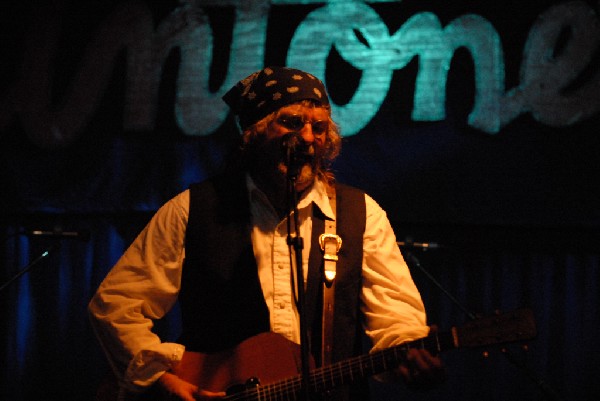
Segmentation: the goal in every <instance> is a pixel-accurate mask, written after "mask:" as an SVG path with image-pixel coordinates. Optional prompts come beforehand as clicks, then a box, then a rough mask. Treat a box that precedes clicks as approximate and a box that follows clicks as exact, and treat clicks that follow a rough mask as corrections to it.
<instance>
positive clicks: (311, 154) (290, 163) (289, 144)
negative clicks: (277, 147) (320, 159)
mask: <svg viewBox="0 0 600 401" xmlns="http://www.w3.org/2000/svg"><path fill="white" fill-rule="evenodd" d="M280 142H281V150H282V156H283V161H284V163H285V165H286V166H287V170H288V173H287V175H288V177H292V178H293V177H297V175H298V174H299V172H300V170H301V169H302V167H303V166H305V165H306V164H310V165H311V166H313V167H315V162H316V160H317V158H316V150H315V146H314V144H313V143H308V142H306V141H305V140H304V138H303V137H302V135H300V133H298V132H290V133H288V134H285V135H283V136H282V137H281V138H280Z"/></svg>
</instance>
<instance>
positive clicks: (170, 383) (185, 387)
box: [158, 372, 225, 401]
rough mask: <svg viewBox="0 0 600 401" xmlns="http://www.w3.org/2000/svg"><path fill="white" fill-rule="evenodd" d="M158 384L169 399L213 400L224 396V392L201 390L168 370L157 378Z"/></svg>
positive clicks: (187, 400)
mask: <svg viewBox="0 0 600 401" xmlns="http://www.w3.org/2000/svg"><path fill="white" fill-rule="evenodd" d="M158 385H159V386H160V388H161V390H162V391H164V393H165V394H166V395H167V398H168V399H169V400H183V401H198V400H214V399H218V398H221V397H224V396H225V393H224V392H213V391H207V390H201V389H199V388H198V386H196V385H194V384H192V383H188V382H186V381H185V380H182V379H180V378H179V377H177V376H176V375H174V374H173V373H169V372H166V373H165V374H163V375H162V376H161V377H160V379H158Z"/></svg>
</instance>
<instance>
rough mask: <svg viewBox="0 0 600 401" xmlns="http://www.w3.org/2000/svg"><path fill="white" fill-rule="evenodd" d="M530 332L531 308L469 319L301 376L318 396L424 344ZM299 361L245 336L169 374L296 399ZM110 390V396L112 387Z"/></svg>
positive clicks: (191, 355) (292, 353)
mask: <svg viewBox="0 0 600 401" xmlns="http://www.w3.org/2000/svg"><path fill="white" fill-rule="evenodd" d="M535 336H536V328H535V322H534V318H533V313H532V311H531V310H529V309H518V310H515V311H513V312H510V313H505V314H499V315H494V316H490V317H486V318H481V319H477V320H474V321H470V322H468V323H466V324H465V325H464V326H462V327H453V328H452V329H451V330H450V331H448V332H435V333H432V334H431V335H430V336H428V337H426V338H423V339H420V340H417V341H412V342H409V343H404V344H401V345H398V346H394V347H390V348H387V349H384V350H380V351H376V352H372V353H369V354H365V355H362V356H358V357H354V358H350V359H347V360H344V361H341V362H336V363H333V364H331V365H328V366H324V367H320V368H316V369H312V370H311V371H310V375H309V376H310V377H309V378H308V380H307V386H308V391H309V392H310V394H324V393H326V392H327V391H330V390H333V389H335V388H338V387H340V386H343V385H346V384H351V383H354V382H357V381H359V380H364V379H366V378H368V377H370V376H372V375H375V374H379V373H383V372H386V371H388V370H392V369H394V368H396V367H398V366H399V365H400V364H401V363H402V361H403V360H404V358H405V355H406V353H407V351H408V350H409V349H411V348H424V349H427V350H429V351H430V352H431V353H433V354H437V353H440V352H442V351H446V350H450V349H457V348H480V347H486V346H492V345H502V344H507V343H513V342H519V341H526V340H531V339H533V338H534V337H535ZM300 360H301V358H300V347H299V346H298V345H297V344H295V343H292V342H291V341H289V340H287V339H285V338H284V337H282V336H281V335H279V334H276V333H271V332H268V333H261V334H258V335H256V336H254V337H250V338H248V339H247V340H244V341H243V342H241V343H240V344H238V345H237V346H235V347H233V348H232V349H229V350H226V351H221V352H217V353H210V354H204V353H198V352H190V351H186V352H185V353H184V355H183V359H182V361H181V363H180V364H178V365H177V367H176V368H175V369H174V373H175V374H176V375H177V376H179V377H180V378H182V379H183V380H186V381H188V382H190V383H194V384H196V385H197V386H198V387H199V388H203V389H206V390H211V391H223V390H226V393H227V396H226V397H225V398H224V400H229V401H233V400H236V401H258V400H298V399H300V398H301V394H302V393H301V388H302V385H303V380H302V376H301V375H300V372H301V369H300V368H301V365H300ZM104 390H105V391H106V388H105V389H104ZM113 390H116V389H114V388H113ZM111 392H112V393H113V394H116V391H115V392H113V391H111ZM107 395H108V394H107V393H106V392H105V393H104V395H103V396H102V397H101V399H102V400H105V401H108V400H109V398H106V396H107ZM154 396H156V394H154ZM153 399H155V398H153ZM113 400H116V398H113Z"/></svg>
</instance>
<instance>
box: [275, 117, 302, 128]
mask: <svg viewBox="0 0 600 401" xmlns="http://www.w3.org/2000/svg"><path fill="white" fill-rule="evenodd" d="M280 123H281V125H283V126H284V127H286V128H287V129H291V130H301V129H302V128H304V120H303V119H302V118H301V117H298V116H287V117H283V118H281V120H280Z"/></svg>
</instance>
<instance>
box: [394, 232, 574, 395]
mask: <svg viewBox="0 0 600 401" xmlns="http://www.w3.org/2000/svg"><path fill="white" fill-rule="evenodd" d="M399 244H400V243H399ZM423 248H424V249H427V247H423ZM404 254H405V255H406V259H407V260H410V262H411V264H412V265H413V266H415V267H417V268H418V269H419V270H420V271H421V272H422V273H423V274H425V276H426V277H427V278H428V279H429V281H431V282H432V283H433V284H434V285H435V286H436V287H437V288H438V289H439V290H440V291H442V292H443V293H444V294H445V295H446V296H447V297H448V299H450V301H452V303H453V304H454V305H456V306H457V307H459V308H460V309H461V310H462V311H463V312H464V313H465V314H466V315H467V316H468V317H469V319H470V320H477V315H476V314H474V313H473V312H471V311H469V310H468V309H467V308H466V307H465V306H464V305H462V303H461V302H460V301H458V299H456V297H454V296H453V295H452V294H451V293H450V292H449V291H448V290H446V289H445V288H444V287H443V286H442V284H440V283H439V282H438V281H437V280H436V279H435V278H434V277H433V276H432V275H431V274H430V273H429V271H427V269H425V268H424V267H423V266H421V263H420V262H419V259H417V257H416V256H415V255H414V254H413V253H412V252H409V251H406V252H405V253H404ZM502 354H503V355H504V356H505V357H506V358H507V359H508V361H509V362H510V363H512V364H513V365H514V366H516V367H517V368H519V369H520V370H521V371H522V372H523V373H524V374H525V375H526V376H527V377H528V378H529V379H531V380H532V381H533V382H534V383H535V384H536V385H537V386H538V387H539V388H540V390H541V391H542V392H543V393H544V395H545V396H546V399H548V400H553V401H561V400H562V398H561V397H560V395H559V394H558V393H557V392H556V391H555V390H554V389H553V388H551V387H550V385H549V384H548V383H546V381H545V380H543V379H539V378H538V377H537V376H536V375H535V373H534V372H533V371H532V370H531V369H530V368H528V367H527V366H526V365H525V363H523V362H521V361H517V360H516V359H515V358H514V356H513V355H512V354H511V353H510V352H508V350H503V352H502Z"/></svg>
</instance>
